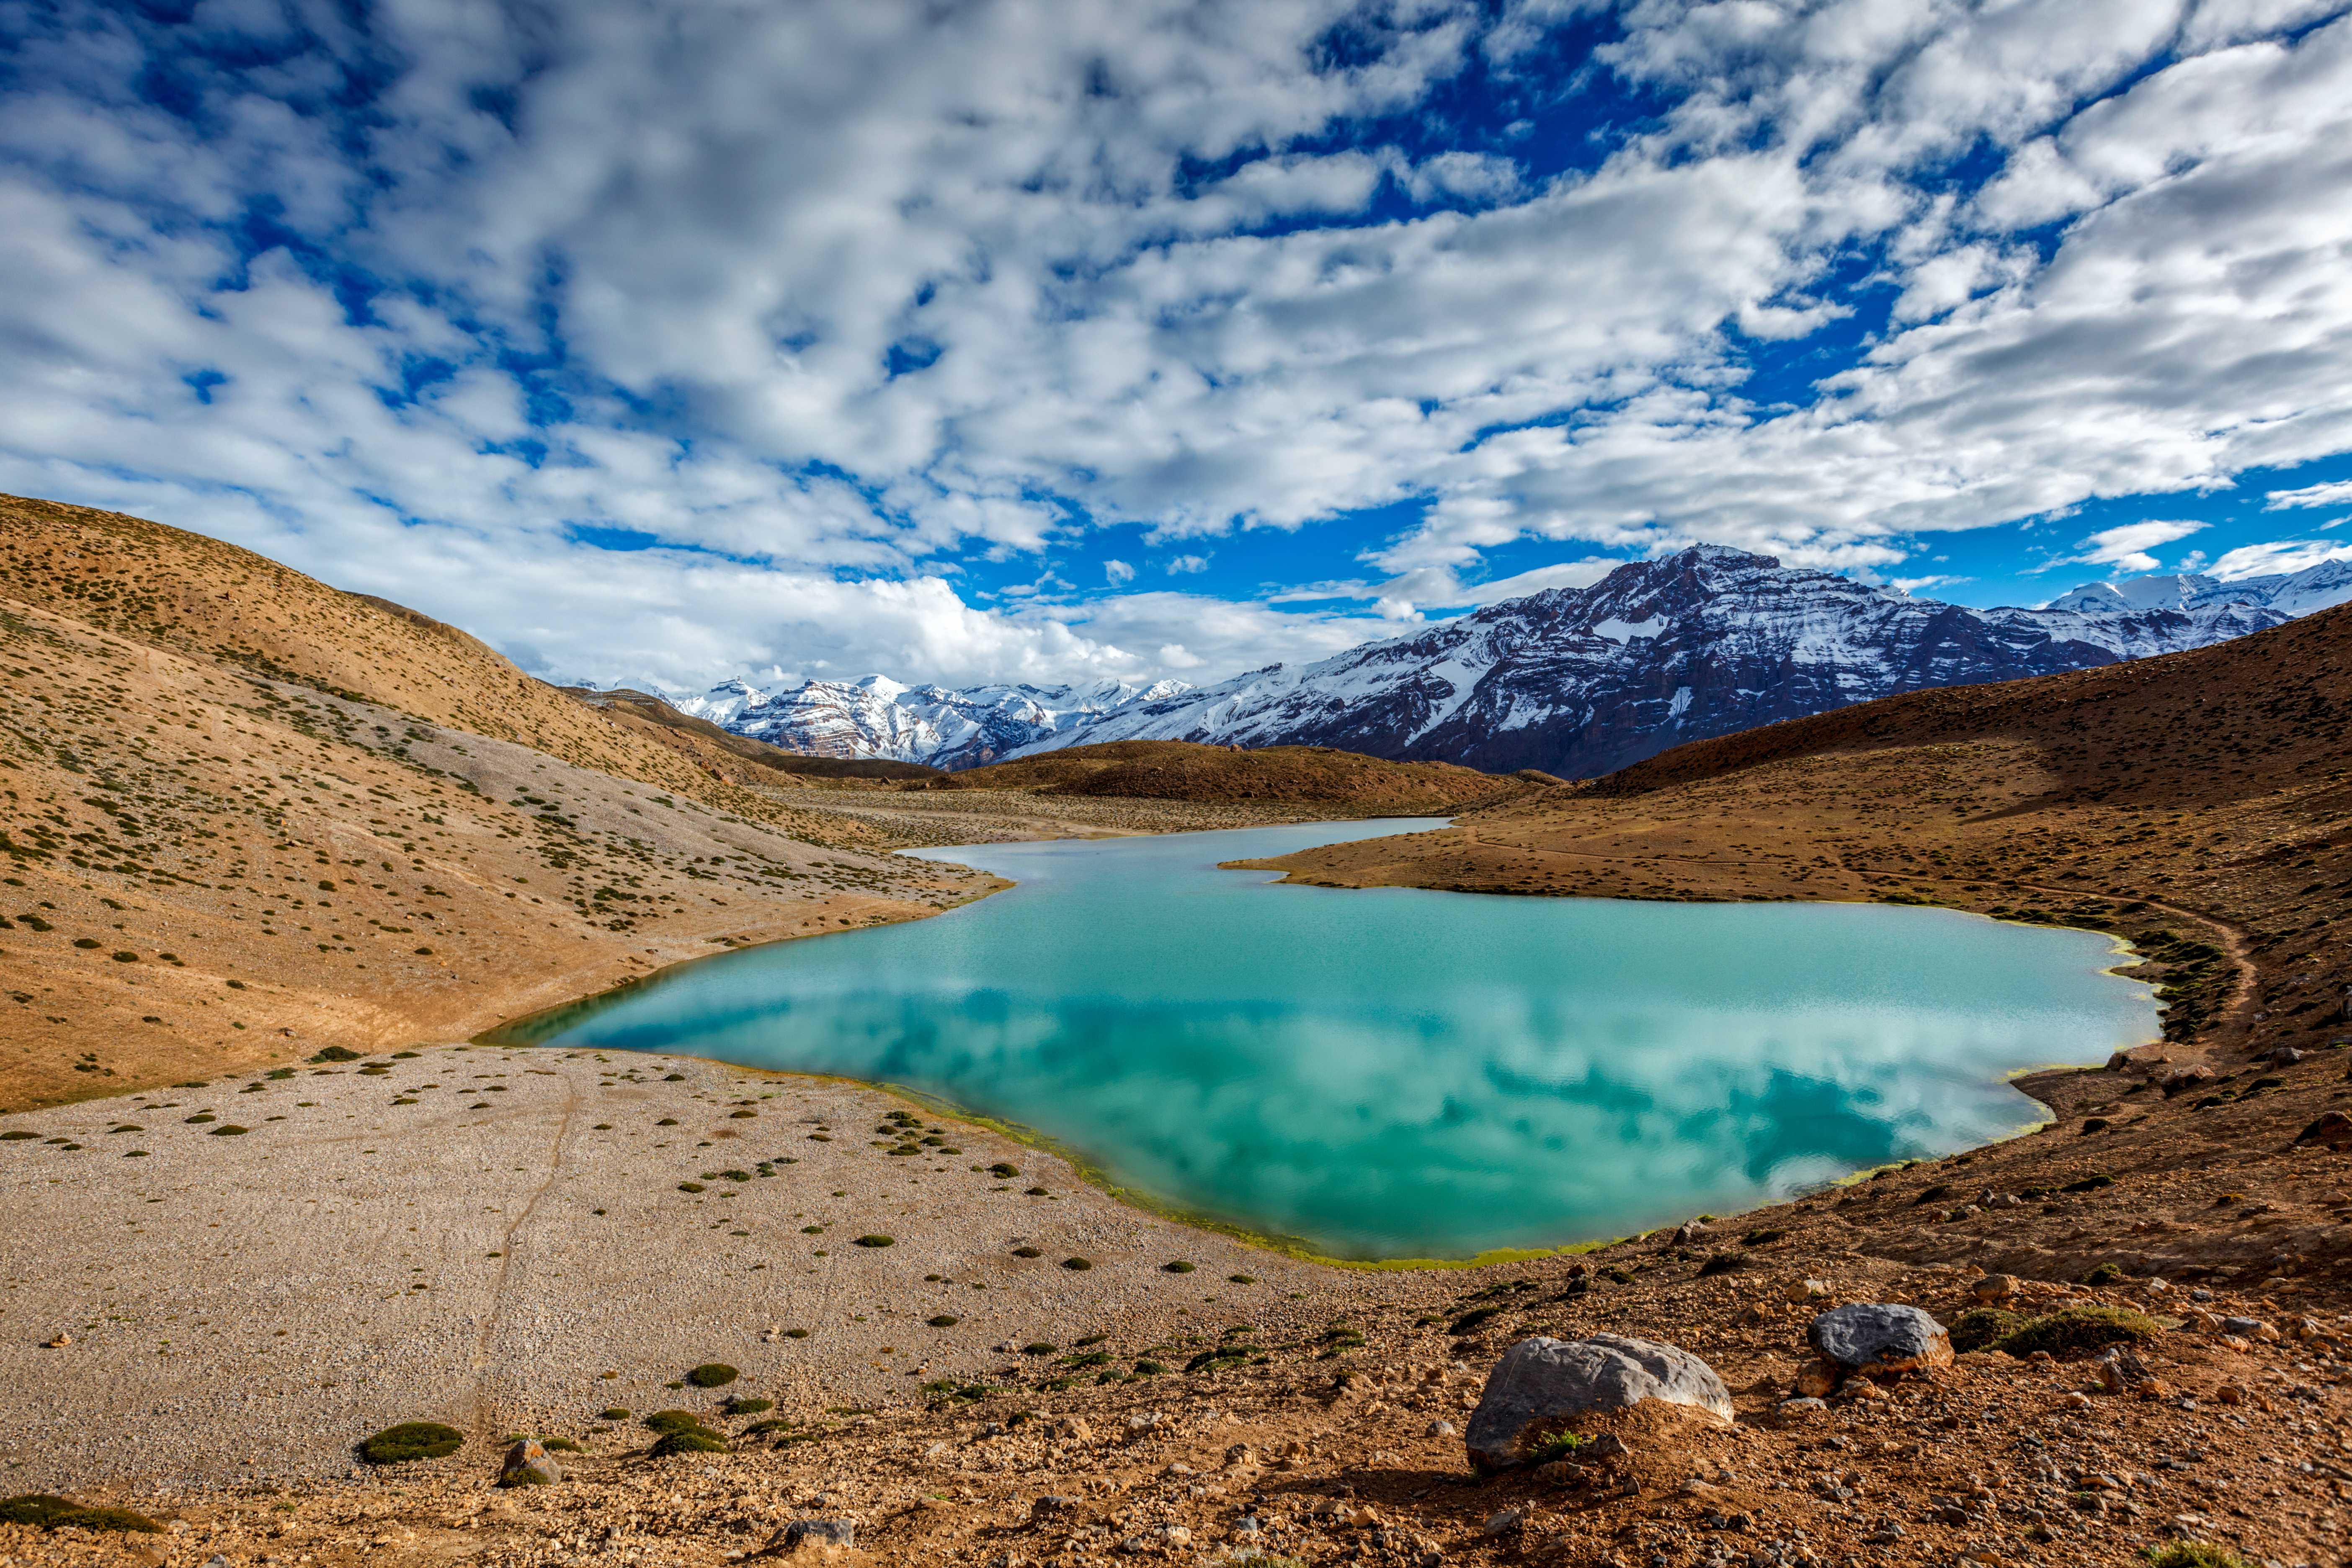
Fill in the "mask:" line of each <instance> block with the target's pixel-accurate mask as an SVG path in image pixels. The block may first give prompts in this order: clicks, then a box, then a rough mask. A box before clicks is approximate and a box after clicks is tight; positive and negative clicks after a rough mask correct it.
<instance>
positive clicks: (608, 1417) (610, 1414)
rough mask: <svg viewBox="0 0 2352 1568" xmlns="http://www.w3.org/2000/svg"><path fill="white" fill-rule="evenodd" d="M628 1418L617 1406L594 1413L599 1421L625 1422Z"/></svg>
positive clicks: (625, 1412)
mask: <svg viewBox="0 0 2352 1568" xmlns="http://www.w3.org/2000/svg"><path fill="white" fill-rule="evenodd" d="M628 1418H629V1413H628V1412H627V1411H625V1410H624V1409H622V1408H621V1407H620V1406H619V1405H614V1406H613V1407H612V1408H611V1409H609V1410H599V1411H598V1412H596V1419H597V1420H599V1421H626V1420H627V1419H628Z"/></svg>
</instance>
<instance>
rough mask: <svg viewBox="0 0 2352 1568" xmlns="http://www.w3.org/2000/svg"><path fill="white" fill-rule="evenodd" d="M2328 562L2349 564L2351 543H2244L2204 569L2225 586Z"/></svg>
mask: <svg viewBox="0 0 2352 1568" xmlns="http://www.w3.org/2000/svg"><path fill="white" fill-rule="evenodd" d="M2328 561H2352V544H2325V543H2318V542H2308V541H2279V542H2272V543H2268V544H2244V545H2240V546H2239V547H2238V548H2237V549H2235V550H2231V551H2227V552H2223V554H2222V556H2221V559H2220V560H2218V561H2216V562H2214V563H2213V564H2211V565H2210V566H2208V567H2207V568H2205V571H2206V573H2207V574H2208V575H2210V576H2214V577H2219V578H2220V579H2221V581H2222V582H2224V583H2235V582H2238V581H2239V580H2241V579H2242V578H2246V577H2268V576H2270V575H2272V574H2275V573H2282V572H2301V571H2303V570H2305V568H2307V567H2312V566H2317V565H2319V564H2320V563H2323V562H2328Z"/></svg>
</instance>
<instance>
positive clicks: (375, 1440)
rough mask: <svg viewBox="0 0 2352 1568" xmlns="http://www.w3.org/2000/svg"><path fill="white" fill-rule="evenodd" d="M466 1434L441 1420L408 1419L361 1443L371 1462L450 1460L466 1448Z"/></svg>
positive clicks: (377, 1463)
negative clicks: (450, 1457) (443, 1423)
mask: <svg viewBox="0 0 2352 1568" xmlns="http://www.w3.org/2000/svg"><path fill="white" fill-rule="evenodd" d="M465 1444H466V1435H465V1434H464V1433H462V1432H460V1431H458V1430H457V1428H456V1427H455V1426H442V1425H441V1423H439V1422H438V1421H404V1422H402V1423H401V1424H400V1425H399V1426H387V1427H385V1428H384V1429H383V1431H381V1432H379V1433H377V1434H376V1435H375V1436H373V1437H370V1438H369V1439H368V1440H367V1441H366V1442H364V1443H362V1444H361V1445H360V1458H362V1459H365V1460H366V1461H367V1462H368V1463H369V1464H371V1465H404V1464H406V1463H408V1462H409V1461H410V1460H412V1459H446V1458H448V1457H449V1456H450V1455H452V1454H454V1453H456V1452H457V1450H458V1449H459V1448H461V1447H465Z"/></svg>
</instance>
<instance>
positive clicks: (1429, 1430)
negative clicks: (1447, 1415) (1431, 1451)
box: [1423, 1421, 1462, 1437]
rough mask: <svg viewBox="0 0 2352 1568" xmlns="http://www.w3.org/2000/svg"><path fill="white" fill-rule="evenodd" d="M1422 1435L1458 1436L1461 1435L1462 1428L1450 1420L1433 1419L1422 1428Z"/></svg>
mask: <svg viewBox="0 0 2352 1568" xmlns="http://www.w3.org/2000/svg"><path fill="white" fill-rule="evenodd" d="M1423 1436H1429V1437H1459V1436H1462V1428H1460V1427H1459V1426H1455V1425H1454V1423H1453V1422H1451V1421H1433V1422H1431V1423H1430V1424H1429V1425H1428V1426H1426V1427H1424V1428H1423Z"/></svg>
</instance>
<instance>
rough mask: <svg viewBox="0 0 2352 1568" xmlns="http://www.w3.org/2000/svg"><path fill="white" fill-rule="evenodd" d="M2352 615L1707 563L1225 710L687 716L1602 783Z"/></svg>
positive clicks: (1126, 702) (785, 727) (1237, 690)
mask: <svg viewBox="0 0 2352 1568" xmlns="http://www.w3.org/2000/svg"><path fill="white" fill-rule="evenodd" d="M2347 600H2352V565H2347V564H2346V563H2334V562H2331V563H2324V564H2322V565H2319V566H2315V567H2312V568H2310V569H2309V570H2307V571H2304V572H2298V573H2294V574H2280V575H2277V576H2271V577H2258V578H2251V579H2242V580H2240V581H2238V582H2234V583H2222V582H2219V581H2217V580H2215V579H2213V578H2210V577H2202V576H2194V575H2181V576H2166V577H2144V578H2139V579H2135V580H2133V581H2129V582H2126V583H2121V584H2091V585H2089V586H2085V587H2082V588H2077V589H2075V590H2074V592H2072V593H2070V594H2068V595H2064V596H2063V598H2060V599H2058V600H2056V601H2055V602H2053V603H2052V604H2050V605H2045V606H2043V607H2042V608H2041V609H1990V610H1977V609H1969V608H1968V607H1966V606H1963V605H1948V604H1943V603H1939V602H1937V601H1936V600H1933V599H1917V598H1912V597H1910V596H1908V595H1904V594H1901V593H1898V592H1896V591H1895V590H1893V589H1887V588H1875V587H1871V586H1869V585H1867V584H1861V583H1856V582H1854V581H1853V580H1851V579H1849V578H1844V577H1840V576H1836V575H1834V574H1831V573H1827V572H1819V571H1813V570H1811V569H1808V568H1801V567H1784V566H1782V565H1781V564H1780V562H1778V561H1777V560H1775V559H1773V558H1772V557H1770V556H1768V555H1754V554H1749V553H1748V552H1744V551H1738V550H1731V549H1727V548H1725V547H1722V546H1719V545H1699V546H1696V547H1694V548H1692V549H1688V550H1685V551H1682V552H1679V553H1677V554H1675V555H1670V556H1666V557H1664V558H1663V559H1661V560H1656V561H1648V562H1638V563H1632V564H1628V565H1625V566H1621V567H1619V568H1618V569H1617V570H1615V571H1613V572H1612V573H1610V574H1609V575H1608V576H1606V577H1604V578H1602V579H1601V581H1600V582H1598V583H1596V584H1593V585H1592V586H1591V587H1589V588H1558V589H1552V590H1549V591H1548V592H1545V593H1540V594H1533V595H1528V597H1526V598H1521V599H1508V600H1505V601H1503V602H1501V603H1498V604H1495V605H1487V606H1486V608H1484V609H1481V610H1479V611H1477V612H1476V613H1475V614H1473V615H1469V616H1463V617H1462V618H1460V619H1458V620H1453V621H1447V622H1444V623H1442V624H1440V625H1437V626H1430V627H1428V628H1426V629H1424V630H1422V631H1418V632H1415V633H1412V634H1411V635H1409V636H1405V637H1393V638H1390V639H1388V640H1385V641H1381V642H1372V643H1367V644H1365V645H1363V646H1362V647H1356V648H1351V649H1349V651H1347V652H1345V653H1342V654H1338V655H1335V656H1333V657H1332V658H1326V659H1321V660H1318V661H1317V662H1315V663H1313V664H1306V665H1296V666H1293V665H1279V664H1277V665H1270V666H1268V667H1267V668H1264V669H1259V670H1253V671H1251V672H1250V673H1248V674H1246V675H1241V676H1236V677H1234V679H1230V680H1225V681H1221V682H1219V683H1217V684H1215V685H1213V686H1208V687H1202V688H1195V687H1192V686H1188V685H1186V684H1184V683H1183V682H1181V681H1172V680H1171V681H1160V682H1158V683H1156V684H1154V685H1151V686H1138V685H1134V684H1131V683H1128V682H1120V681H1103V682H1097V683H1095V684H1092V685H1087V686H1063V687H1036V686H1025V685H1022V686H979V687H971V688H966V689H949V688H944V687H938V686H902V685H900V684H899V683H898V682H897V681H894V680H890V679H887V678H885V677H883V676H878V675H873V676H868V677H866V679H863V680H859V681H855V682H841V681H810V682H807V683H806V684H804V685H802V686H798V687H793V688H791V689H782V690H777V691H762V690H761V689H757V688H755V687H752V686H750V685H748V684H746V683H744V682H742V681H740V680H734V681H728V682H725V683H724V684H722V685H719V686H718V687H715V688H713V689H711V690H710V691H709V692H707V693H704V694H702V695H700V696H698V697H697V696H683V695H673V696H670V697H669V700H670V701H671V702H672V704H673V705H674V706H676V707H677V708H678V709H680V710H683V711H685V712H687V713H689V714H693V715H695V716H697V717H699V718H704V719H708V720H710V721H713V722H715V723H718V724H719V725H721V726H723V727H724V728H726V729H729V730H731V731H735V732H736V733H738V734H742V735H748V736H751V737H752V738H754V739H757V740H761V741H766V742H770V743H771V744H772V745H777V746H781V747H783V748H785V749H786V750H788V751H794V752H802V753H803V754H807V755H814V756H827V757H885V758H892V759H896V760H899V761H904V762H913V763H928V764H929V765H931V766H934V767H943V768H952V769H961V768H971V767H978V766H982V765H984V764H986V763H991V762H995V761H1000V760H1003V759H1005V758H1009V757H1020V756H1028V755H1034V754H1035V753H1038V752H1046V751H1051V750H1055V749H1056V748H1058V747H1062V746H1068V745H1074V744H1078V743H1082V742H1084V743H1093V742H1107V741H1127V740H1168V741H1199V742H1212V743H1219V744H1234V745H1243V746H1252V747H1255V746H1270V745H1318V746H1334V747H1339V748H1341V749H1344V750H1347V751H1352V752H1365V753H1368V754H1370V755H1372V756H1378V757H1387V758H1391V759H1394V760H1398V761H1404V762H1446V763H1461V764H1463V765H1465V766H1469V767H1475V768H1479V769H1482V770H1484V771H1486V772H1488V773H1508V772H1513V771H1516V770H1517V769H1520V768H1540V769H1542V770H1543V771H1545V772H1547V773H1557V774H1559V775H1560V776H1561V777H1564V778H1580V777H1591V776H1593V775H1596V774H1599V773H1608V772H1611V771H1612V770H1613V769H1616V768H1620V767H1623V766H1625V765H1626V764H1628V763H1634V762H1638V761H1640V760H1641V759H1643V758H1644V757H1648V756H1652V755H1654V754H1655V753H1657V752H1662V751H1664V750H1666V749H1667V748H1668V747H1670V746H1675V745H1679V744H1681V743H1682V742H1685V741H1692V740H1698V739H1702V738H1705V737H1708V736H1714V735H1723V734H1728V733H1731V732H1732V731H1738V730H1746V729H1751V728H1753V727H1755V726H1757V725H1759V724H1769V723H1772V722H1774V721H1778V720H1782V719H1793V718H1799V717H1802V716H1804V715H1806V714H1811V713H1819V712H1823V711H1826V710H1830V709H1833V708H1842V707H1844V706H1846V705H1848V704H1850V703H1855V702H1864V701H1867V700H1870V699H1872V698H1875V697H1885V696H1889V695H1891V694H1893V693H1895V692H1901V691H1911V690H1916V689H1921V688H1924V687H1938V686H1965V685H1975V684H1979V683H1982V682H1986V681H1994V680H2009V679H2016V678H2019V677H2022V676H2029V675H2046V674H2050V673H2052V672H2053V671H2056V670H2064V669H2083V668H2091V667H2093V666H2096V665H2104V664H2113V663H2116V662H2117V661H2118V660H2122V659H2129V658H2148V657H2150V656H2152V655H2156V654H2164V653H2178V652H2180V651H2182V650H2184V649H2187V648H2192V647H2205V646H2207V645H2209V644H2212V643H2217V642H2221V641H2224V640H2226V639H2228V638H2231V637H2242V636H2244V635H2245V634H2247V633H2249V632H2253V631H2259V630H2262V629H2263V627H2266V626H2277V625H2279V624H2280V623H2282V622H2284V621H2286V620H2289V619H2292V618H2293V617H2294V616H2299V615H2305V614H2308V613H2310V612H2311V611H2313V610H2316V609H2324V608H2326V607H2327V606H2328V605H2336V604H2341V603H2343V602H2345V601H2347Z"/></svg>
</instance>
